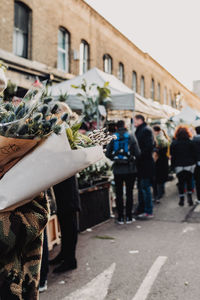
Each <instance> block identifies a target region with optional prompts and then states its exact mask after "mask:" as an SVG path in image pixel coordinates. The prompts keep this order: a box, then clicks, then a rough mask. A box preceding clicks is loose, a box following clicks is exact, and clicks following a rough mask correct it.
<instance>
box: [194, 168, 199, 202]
mask: <svg viewBox="0 0 200 300" xmlns="http://www.w3.org/2000/svg"><path fill="white" fill-rule="evenodd" d="M194 178H195V185H196V192H197V199H198V200H200V166H196V168H195V171H194Z"/></svg>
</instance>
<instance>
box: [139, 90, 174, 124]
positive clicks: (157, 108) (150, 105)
mask: <svg viewBox="0 0 200 300" xmlns="http://www.w3.org/2000/svg"><path fill="white" fill-rule="evenodd" d="M135 111H136V112H141V113H143V114H145V115H147V116H148V117H149V118H151V119H168V118H169V117H172V116H175V115H177V114H178V113H179V110H177V109H175V108H173V107H171V106H169V105H164V104H160V103H159V102H157V101H153V100H152V99H146V98H144V97H142V96H140V95H139V94H137V93H136V94H135Z"/></svg>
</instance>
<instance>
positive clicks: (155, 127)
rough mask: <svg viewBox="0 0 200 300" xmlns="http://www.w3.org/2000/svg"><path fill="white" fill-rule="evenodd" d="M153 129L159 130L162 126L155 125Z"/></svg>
mask: <svg viewBox="0 0 200 300" xmlns="http://www.w3.org/2000/svg"><path fill="white" fill-rule="evenodd" d="M153 130H154V131H156V132H159V131H161V128H160V126H158V125H155V126H153Z"/></svg>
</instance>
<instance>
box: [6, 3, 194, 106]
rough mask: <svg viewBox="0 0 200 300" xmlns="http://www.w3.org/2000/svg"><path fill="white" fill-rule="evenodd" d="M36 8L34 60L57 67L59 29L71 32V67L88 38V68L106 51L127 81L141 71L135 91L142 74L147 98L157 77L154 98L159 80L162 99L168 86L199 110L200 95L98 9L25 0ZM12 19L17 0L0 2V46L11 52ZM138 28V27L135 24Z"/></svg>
mask: <svg viewBox="0 0 200 300" xmlns="http://www.w3.org/2000/svg"><path fill="white" fill-rule="evenodd" d="M23 3H25V4H26V5H27V6H29V8H30V9H31V11H32V35H31V52H30V59H31V60H34V61H38V62H40V63H43V64H46V65H47V66H49V67H52V68H56V67H57V39H58V28H59V27H60V26H62V27H64V28H66V29H67V30H68V31H69V32H70V37H71V52H70V72H71V73H72V74H74V75H77V74H78V73H79V61H78V60H74V59H73V50H76V51H79V46H80V42H81V40H82V39H84V40H86V41H87V42H88V44H89V46H90V67H94V66H96V67H98V68H100V69H103V55H104V54H105V53H108V54H110V56H111V57H112V59H113V74H114V75H115V76H117V75H118V66H119V62H122V63H123V64H124V69H125V84H126V85H128V86H129V87H130V88H131V87H132V72H133V71H136V73H137V79H138V80H137V91H138V92H139V91H140V78H141V76H142V75H143V76H144V78H145V97H146V98H150V95H151V80H152V78H153V79H154V81H155V99H158V94H157V85H158V83H160V86H161V103H163V101H164V97H163V95H164V88H165V87H166V88H167V96H168V101H169V93H170V94H171V95H172V99H175V95H177V93H182V94H183V95H184V99H185V101H186V102H187V103H188V104H190V106H192V107H194V108H197V109H199V110H200V98H199V97H197V96H196V95H195V94H193V93H192V92H190V91H189V90H187V89H186V88H185V87H184V86H183V85H182V84H181V83H180V82H178V81H177V80H176V79H175V78H174V77H173V76H172V75H171V74H169V73H168V72H167V71H166V70H165V69H164V68H163V67H162V66H160V65H159V64H158V63H157V62H156V61H155V60H153V59H152V58H151V57H150V56H149V55H148V54H145V53H143V52H142V51H141V50H140V49H138V48H137V47H136V46H135V45H134V44H133V43H132V42H130V41H129V40H128V39H127V38H126V37H124V36H123V35H122V34H121V33H120V32H119V31H117V30H116V29H115V28H114V27H113V26H112V25H111V24H109V23H108V22H107V21H106V20H105V19H104V18H103V17H101V16H100V15H99V14H98V13H97V12H96V11H95V10H93V9H92V8H91V7H90V6H89V5H87V4H86V3H85V2H84V1H82V0H56V1H55V0H23ZM13 24H14V0H1V1H0V49H3V50H6V51H9V52H12V48H13V46H12V44H13ZM136 30H137V29H136Z"/></svg>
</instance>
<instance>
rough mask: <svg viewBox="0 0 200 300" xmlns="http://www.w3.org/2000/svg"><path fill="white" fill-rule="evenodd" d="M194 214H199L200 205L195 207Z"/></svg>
mask: <svg viewBox="0 0 200 300" xmlns="http://www.w3.org/2000/svg"><path fill="white" fill-rule="evenodd" d="M194 212H196V213H199V212H200V205H197V206H196V207H195V209H194Z"/></svg>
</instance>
